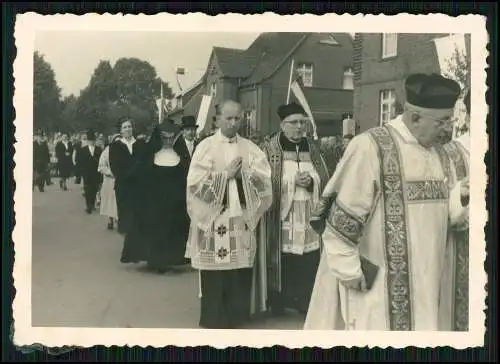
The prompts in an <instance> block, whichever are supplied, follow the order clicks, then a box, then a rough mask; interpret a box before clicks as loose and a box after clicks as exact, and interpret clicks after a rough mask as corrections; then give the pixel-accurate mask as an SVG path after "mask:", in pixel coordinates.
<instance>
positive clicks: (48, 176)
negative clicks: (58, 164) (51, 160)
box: [43, 165, 52, 186]
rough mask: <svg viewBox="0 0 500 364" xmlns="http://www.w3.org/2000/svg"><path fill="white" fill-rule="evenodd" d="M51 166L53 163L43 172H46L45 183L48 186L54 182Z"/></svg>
mask: <svg viewBox="0 0 500 364" xmlns="http://www.w3.org/2000/svg"><path fill="white" fill-rule="evenodd" d="M51 167H52V166H51V165H49V166H48V167H47V168H46V169H45V171H44V173H43V174H44V177H45V184H46V185H47V186H50V185H51V184H52V176H51V174H50V173H51Z"/></svg>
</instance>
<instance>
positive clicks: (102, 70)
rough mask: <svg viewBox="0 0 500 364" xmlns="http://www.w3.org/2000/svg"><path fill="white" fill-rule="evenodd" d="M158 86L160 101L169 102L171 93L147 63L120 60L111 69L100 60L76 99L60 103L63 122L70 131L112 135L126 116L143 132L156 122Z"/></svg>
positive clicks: (71, 97)
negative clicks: (92, 131)
mask: <svg viewBox="0 0 500 364" xmlns="http://www.w3.org/2000/svg"><path fill="white" fill-rule="evenodd" d="M162 83H163V95H164V98H166V99H168V98H171V97H172V94H173V93H172V89H171V88H170V87H169V85H168V83H166V82H164V81H162V80H161V79H160V78H159V77H158V76H157V74H156V70H155V68H154V67H153V66H152V65H151V64H149V63H148V62H146V61H142V60H140V59H137V58H120V59H119V60H118V61H117V62H116V64H115V65H114V66H112V65H111V63H110V62H109V61H104V60H102V61H100V62H99V64H98V65H97V67H96V68H95V70H94V72H93V74H92V76H91V78H90V81H89V84H88V85H87V86H86V87H85V88H84V89H83V90H82V91H81V93H80V96H79V97H78V98H75V97H74V96H70V97H68V98H66V99H64V100H63V112H62V115H63V119H64V120H65V122H66V123H67V124H68V125H69V126H70V127H69V129H71V130H83V129H89V128H92V129H94V130H96V131H99V132H102V133H106V134H108V133H113V132H115V125H116V122H117V120H118V119H119V118H120V117H122V116H130V117H132V118H133V119H134V121H135V124H136V128H137V131H138V132H143V131H145V130H146V129H148V127H149V126H150V125H152V124H155V123H156V122H157V120H158V116H157V115H158V111H157V106H156V99H158V98H159V97H160V89H161V84H162Z"/></svg>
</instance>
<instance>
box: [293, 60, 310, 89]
mask: <svg viewBox="0 0 500 364" xmlns="http://www.w3.org/2000/svg"><path fill="white" fill-rule="evenodd" d="M297 73H298V74H299V75H300V77H301V78H302V84H303V85H304V86H305V87H312V86H313V65H312V63H299V64H298V65H297Z"/></svg>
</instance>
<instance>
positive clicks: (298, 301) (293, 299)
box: [269, 250, 320, 313]
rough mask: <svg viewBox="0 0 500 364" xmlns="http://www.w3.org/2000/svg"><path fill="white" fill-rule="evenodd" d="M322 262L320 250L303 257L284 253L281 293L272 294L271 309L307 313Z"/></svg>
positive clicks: (277, 311) (305, 254)
mask: <svg viewBox="0 0 500 364" xmlns="http://www.w3.org/2000/svg"><path fill="white" fill-rule="evenodd" d="M319 260H320V252H319V250H316V251H313V252H310V253H304V254H303V255H296V254H287V253H282V255H281V292H270V297H269V298H270V303H271V309H272V310H273V311H274V312H275V313H281V312H282V311H283V310H284V309H285V308H290V309H295V310H298V311H300V312H307V309H308V308H309V302H310V300H311V295H312V291H313V288H314V282H315V280H316V273H317V271H318V265H319Z"/></svg>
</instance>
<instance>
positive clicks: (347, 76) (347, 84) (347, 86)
mask: <svg viewBox="0 0 500 364" xmlns="http://www.w3.org/2000/svg"><path fill="white" fill-rule="evenodd" d="M342 88H343V89H344V90H353V89H354V72H353V70H352V68H351V67H346V68H345V69H344V80H343V82H342Z"/></svg>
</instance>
